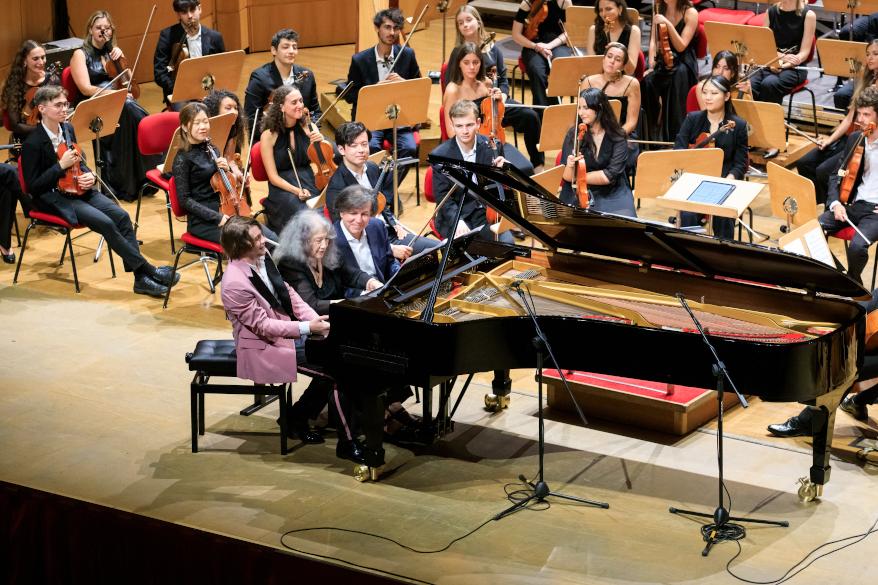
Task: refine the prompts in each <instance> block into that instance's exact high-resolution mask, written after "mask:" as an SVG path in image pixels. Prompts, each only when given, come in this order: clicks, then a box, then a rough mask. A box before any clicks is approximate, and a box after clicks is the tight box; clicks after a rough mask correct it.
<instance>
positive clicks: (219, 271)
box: [162, 177, 224, 309]
mask: <svg viewBox="0 0 878 585" xmlns="http://www.w3.org/2000/svg"><path fill="white" fill-rule="evenodd" d="M168 199H169V201H170V203H171V211H173V212H174V216H175V217H178V218H184V217H186V210H185V209H183V208H182V207H181V206H180V201H179V200H178V199H177V185H176V182H175V181H174V178H173V177H171V180H170V181H169V182H168ZM180 239H181V240H182V241H183V245H182V246H181V247H180V249H179V250H177V254H176V255H175V256H174V268H173V270H172V271H171V282H173V281H174V278H175V275H176V274H177V265H178V264H179V263H180V255H181V254H182V253H183V252H186V253H187V254H198V256H199V259H198V260H196V261H195V262H201V265H202V266H203V267H204V274H205V276H207V286H209V287H210V293H211V294H213V293H215V292H216V283H217V282H219V280H220V278H221V277H222V275H223V254H224V253H223V248H222V246H220V245H219V244H215V243H214V242H210V241H208V240H202V239H201V238H196V237H195V236H193V235H191V234H190V233H189V232H183V235H182V236H180ZM209 259H213V260H215V261H216V272H215V273H214V275H213V277H211V276H210V270H208V268H207V262H208V260H209ZM192 264H194V262H193V263H192ZM186 266H191V264H187V265H186ZM186 266H184V267H183V268H185V267H186ZM170 299H171V287H168V292H167V294H165V302H164V303H163V304H162V308H164V309H167V308H168V301H169V300H170Z"/></svg>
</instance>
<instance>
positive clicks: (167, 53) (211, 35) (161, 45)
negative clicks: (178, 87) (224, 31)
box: [152, 22, 226, 98]
mask: <svg viewBox="0 0 878 585" xmlns="http://www.w3.org/2000/svg"><path fill="white" fill-rule="evenodd" d="M185 38H186V32H185V31H184V30H183V25H182V24H180V23H179V22H178V23H177V24H175V25H172V26H169V27H167V28H163V29H162V32H160V33H159V40H158V42H157V43H156V46H155V55H154V56H153V60H152V70H153V79H154V80H155V82H156V83H157V84H159V86H160V87H161V88H162V94H163V95H164V96H165V98H167V97H168V95H170V94H172V93H174V78H173V77H171V72H170V71H168V64H169V63H170V62H171V47H173V45H174V43H178V42H180V41H181V40H184V39H185ZM225 52H226V45H225V43H224V42H223V35H221V34H220V33H219V32H217V31H215V30H213V29H212V28H207V27H206V26H204V25H202V26H201V55H202V56H204V57H206V56H207V55H216V54H217V53H225Z"/></svg>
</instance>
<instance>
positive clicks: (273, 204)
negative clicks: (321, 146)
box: [265, 124, 320, 233]
mask: <svg viewBox="0 0 878 585" xmlns="http://www.w3.org/2000/svg"><path fill="white" fill-rule="evenodd" d="M290 132H292V134H293V136H294V140H295V144H294V145H293V148H292V149H290ZM309 144H311V140H310V139H309V138H308V135H307V134H306V133H305V130H303V129H302V127H301V126H300V125H298V124H296V125H295V126H293V127H292V128H287V129H286V130H285V131H284V132H281V133H280V135H279V136H278V137H277V141H276V142H275V143H274V165H275V167H276V168H277V174H279V175H280V176H281V177H283V179H284V180H285V181H287V182H288V183H289V184H290V185H292V186H293V187H298V186H299V183H298V181H296V174H298V177H299V181H301V183H302V189H306V190H307V191H309V192H310V193H311V196H312V197H313V196H317V195H319V194H320V192H319V191H318V190H317V185H316V184H315V183H314V171H312V170H311V163H310V161H309V160H308V154H307V151H308V145H309ZM290 150H292V155H293V161H294V162H295V164H296V171H295V172H293V165H292V164H290V153H289V152H288V151H290ZM307 208H308V206H307V205H306V204H305V202H304V201H302V200H301V199H299V198H298V197H297V196H296V195H293V194H292V193H290V192H289V191H284V190H283V189H281V188H280V187H277V186H275V185H273V184H271V182H270V181H269V183H268V198H267V199H266V200H265V213H266V214H267V215H268V226H269V227H270V228H271V229H272V230H273V231H275V232H277V233H280V232H281V231H282V230H283V228H284V226H285V225H287V223H289V221H290V220H291V219H292V218H293V216H294V215H295V214H296V213H298V212H299V211H301V210H303V209H307Z"/></svg>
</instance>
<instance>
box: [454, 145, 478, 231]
mask: <svg viewBox="0 0 878 585" xmlns="http://www.w3.org/2000/svg"><path fill="white" fill-rule="evenodd" d="M454 140H455V142H457V148H459V149H460V154H461V155H462V156H463V160H465V161H466V162H471V163H474V162H476V149H477V148H478V146H479V139H478V138H476V139H475V140H474V141H473V149H472V150H464V148H463V144H461V142H460V139H459V138H458V137H457V136H455V137H454ZM473 183H478V179H476V177H475V176H473ZM457 228H458V229H465V230H469V226H468V225H467V224H466V222H465V221H463V220H462V219H461V220H460V221H458V222H457Z"/></svg>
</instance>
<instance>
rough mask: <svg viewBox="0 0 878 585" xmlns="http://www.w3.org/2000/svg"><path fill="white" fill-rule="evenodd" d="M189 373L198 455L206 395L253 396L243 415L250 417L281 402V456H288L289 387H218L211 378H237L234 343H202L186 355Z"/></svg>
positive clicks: (195, 449)
mask: <svg viewBox="0 0 878 585" xmlns="http://www.w3.org/2000/svg"><path fill="white" fill-rule="evenodd" d="M186 363H188V364H189V371H192V372H195V376H194V377H193V378H192V383H191V384H190V385H189V400H190V413H191V416H192V452H193V453H198V435H203V434H204V395H205V394H253V397H254V403H253V404H252V405H250V406H248V407H247V408H245V409H244V410H242V411H241V414H242V415H244V416H248V415H250V414H252V413H254V412H256V411H257V410H259V409H260V408H262V407H263V406H265V405H266V404H269V403H271V402H274V401H275V400H278V401H279V403H280V452H281V454H283V455H286V454H287V451H288V449H287V428H286V426H287V408H288V406H289V404H290V401H291V399H292V396H291V394H292V389H291V388H290V385H289V384H279V385H265V384H253V385H247V384H216V383H211V382H210V378H211V377H212V376H216V377H222V378H235V377H236V375H237V356H236V355H235V340H233V339H202V340H201V341H199V342H198V343H197V344H196V345H195V351H193V352H191V353H187V354H186Z"/></svg>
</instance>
